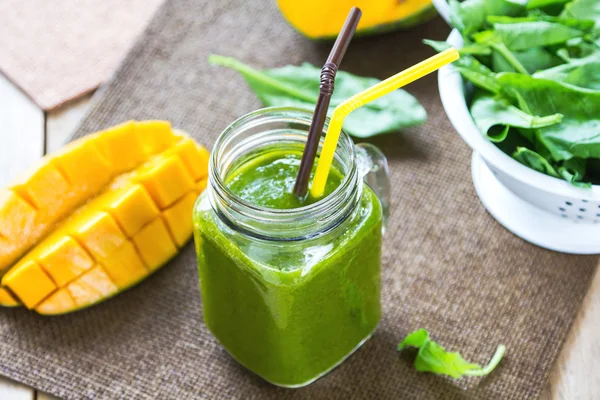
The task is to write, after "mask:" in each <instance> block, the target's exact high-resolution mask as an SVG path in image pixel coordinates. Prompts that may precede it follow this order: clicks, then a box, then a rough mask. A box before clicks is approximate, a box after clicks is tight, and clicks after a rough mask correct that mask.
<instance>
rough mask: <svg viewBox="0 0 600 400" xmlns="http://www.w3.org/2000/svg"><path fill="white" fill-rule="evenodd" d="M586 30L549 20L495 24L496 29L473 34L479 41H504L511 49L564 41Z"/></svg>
mask: <svg viewBox="0 0 600 400" xmlns="http://www.w3.org/2000/svg"><path fill="white" fill-rule="evenodd" d="M585 34H586V32H584V31H581V30H579V29H575V28H571V27H568V26H566V25H563V24H559V23H556V22H547V21H531V22H516V23H514V24H494V29H493V30H490V31H483V32H479V33H477V34H475V35H473V38H474V39H475V42H477V43H504V44H505V45H506V47H508V48H509V49H510V50H527V49H529V48H532V47H540V46H550V45H553V44H559V43H564V42H566V41H567V40H569V39H573V38H579V37H583V36H585Z"/></svg>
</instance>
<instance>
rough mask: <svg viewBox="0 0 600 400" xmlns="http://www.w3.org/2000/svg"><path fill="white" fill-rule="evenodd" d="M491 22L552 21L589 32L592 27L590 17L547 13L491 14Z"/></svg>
mask: <svg viewBox="0 0 600 400" xmlns="http://www.w3.org/2000/svg"><path fill="white" fill-rule="evenodd" d="M487 20H488V22H489V23H491V24H516V23H521V22H540V21H545V22H552V23H556V24H560V25H564V26H567V27H569V28H574V29H578V30H580V31H583V32H591V31H592V30H593V29H594V24H595V22H594V20H591V19H576V18H565V17H552V16H547V15H541V16H528V17H506V16H503V15H502V16H500V15H492V16H489V17H488V18H487Z"/></svg>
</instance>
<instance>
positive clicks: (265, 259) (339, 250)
mask: <svg viewBox="0 0 600 400" xmlns="http://www.w3.org/2000/svg"><path fill="white" fill-rule="evenodd" d="M300 155H301V154H300V153H294V152H282V151H268V152H263V153H261V154H259V155H257V156H255V157H252V158H251V159H249V160H248V159H246V160H243V161H242V162H241V163H239V164H234V165H233V166H232V167H231V168H230V173H229V174H228V175H227V177H226V179H225V184H226V185H227V187H228V188H229V190H231V192H232V193H233V194H235V195H236V196H237V197H238V198H239V199H241V200H243V201H244V202H246V203H249V204H253V205H255V206H261V207H266V208H271V209H279V210H281V209H294V208H298V207H302V206H306V205H309V204H312V203H314V202H315V199H311V198H307V199H303V200H299V199H297V198H296V197H295V196H294V195H293V194H292V188H293V186H294V182H295V177H296V174H297V171H298V165H299V163H300ZM342 179H343V177H342V176H341V174H340V173H339V172H337V171H335V170H334V171H332V174H331V175H330V178H329V180H328V184H327V188H326V195H330V194H331V193H332V192H333V191H334V190H335V189H336V188H337V187H338V186H339V185H340V182H341V181H342ZM381 223H382V212H381V206H380V203H379V200H378V199H377V197H376V196H375V194H374V193H373V192H372V191H371V190H370V189H369V188H368V187H367V186H366V185H365V186H364V189H363V191H362V196H361V198H360V200H359V203H358V205H357V207H356V208H355V210H354V211H353V212H352V213H350V215H349V216H348V217H347V218H345V220H344V221H343V222H341V224H340V225H339V226H337V228H335V229H334V230H332V231H330V232H328V233H326V234H324V235H322V236H319V237H316V238H313V239H304V240H295V241H289V242H286V241H270V240H264V239H257V238H254V237H251V236H249V235H245V234H242V233H240V232H239V231H238V230H236V228H235V227H234V226H231V224H226V223H224V222H223V221H222V219H221V218H220V217H218V216H217V214H216V213H215V211H214V210H213V209H212V207H211V204H210V202H209V199H208V195H207V194H206V192H205V194H203V196H201V197H200V199H199V201H198V203H197V204H196V208H195V211H194V225H195V228H194V232H195V240H196V250H197V254H198V271H199V276H200V287H201V292H202V301H203V309H204V319H205V322H206V325H207V326H208V328H209V329H210V331H211V332H212V333H213V334H214V336H215V337H216V338H217V339H218V340H219V342H220V343H221V344H222V345H223V346H224V347H225V348H226V349H227V351H228V352H229V353H230V354H231V355H232V356H233V357H234V358H235V359H236V360H237V361H239V362H240V363H241V364H243V365H244V366H246V367H247V368H248V369H250V370H251V371H253V372H255V373H256V374H258V375H260V376H261V377H263V378H264V379H266V380H268V381H270V382H272V383H274V384H277V385H281V386H290V387H294V386H302V385H304V384H307V383H310V382H312V381H313V380H315V379H317V378H318V377H320V376H321V375H323V374H325V373H326V372H328V371H329V370H331V369H332V368H333V367H335V366H336V365H337V364H339V363H340V362H341V361H343V360H344V359H345V358H346V357H347V356H348V355H350V354H351V353H352V352H353V350H355V349H356V348H357V347H358V346H360V344H362V342H364V340H366V339H367V338H368V337H369V336H370V335H371V333H372V332H373V331H374V330H375V328H376V326H377V324H378V322H379V319H380V316H381V306H380V286H381V278H380V268H381ZM317 228H318V227H317Z"/></svg>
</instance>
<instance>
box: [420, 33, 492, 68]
mask: <svg viewBox="0 0 600 400" xmlns="http://www.w3.org/2000/svg"><path fill="white" fill-rule="evenodd" d="M423 43H425V44H426V45H428V46H431V47H433V49H434V50H435V51H437V52H442V51H444V50H447V49H449V48H450V47H452V46H450V45H449V44H448V43H447V42H441V41H438V40H429V39H423ZM458 54H460V55H461V56H470V55H477V56H489V55H490V54H492V49H491V48H490V46H488V45H486V44H479V43H468V42H466V43H465V44H464V45H463V47H461V48H460V49H458ZM459 60H460V59H459ZM459 60H457V61H455V64H456V62H458V61H459Z"/></svg>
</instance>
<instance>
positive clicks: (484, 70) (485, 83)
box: [424, 40, 501, 93]
mask: <svg viewBox="0 0 600 400" xmlns="http://www.w3.org/2000/svg"><path fill="white" fill-rule="evenodd" d="M424 43H425V44H428V45H429V46H431V47H433V48H434V49H435V50H437V51H440V52H441V51H444V50H446V49H447V48H449V47H450V45H449V44H447V43H446V42H436V41H433V40H425V41H424ZM454 67H455V68H456V69H457V70H458V71H459V72H460V74H461V75H462V76H463V77H464V78H465V79H467V80H468V81H470V82H471V83H473V84H474V85H476V86H478V87H480V88H482V89H485V90H488V91H490V92H492V93H499V92H500V90H501V87H500V85H499V84H498V83H497V82H496V76H495V75H496V74H494V72H492V70H491V69H489V68H488V67H486V66H485V65H483V64H482V63H480V62H479V61H477V59H476V58H475V57H472V56H470V55H464V56H461V57H460V58H459V59H458V60H456V61H455V62H454Z"/></svg>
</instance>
